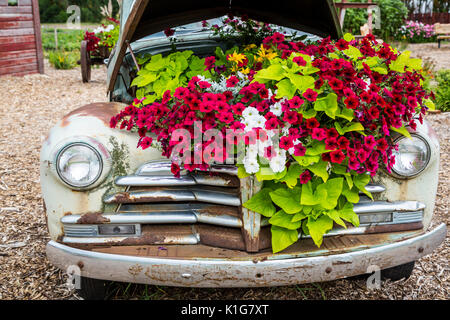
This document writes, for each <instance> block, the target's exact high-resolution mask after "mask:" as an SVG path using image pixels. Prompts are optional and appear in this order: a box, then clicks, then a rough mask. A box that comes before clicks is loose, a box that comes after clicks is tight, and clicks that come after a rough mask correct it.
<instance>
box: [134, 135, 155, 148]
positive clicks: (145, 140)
mask: <svg viewBox="0 0 450 320" xmlns="http://www.w3.org/2000/svg"><path fill="white" fill-rule="evenodd" d="M152 142H153V139H152V138H151V137H144V138H142V139H141V140H140V141H139V144H138V146H140V147H141V148H142V150H145V149H147V148H148V147H150V146H151V145H152Z"/></svg>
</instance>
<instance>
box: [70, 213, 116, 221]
mask: <svg viewBox="0 0 450 320" xmlns="http://www.w3.org/2000/svg"><path fill="white" fill-rule="evenodd" d="M108 222H110V220H109V219H108V218H105V217H104V216H102V213H101V212H91V213H86V214H83V215H82V216H81V218H80V219H78V220H77V223H78V224H102V223H108Z"/></svg>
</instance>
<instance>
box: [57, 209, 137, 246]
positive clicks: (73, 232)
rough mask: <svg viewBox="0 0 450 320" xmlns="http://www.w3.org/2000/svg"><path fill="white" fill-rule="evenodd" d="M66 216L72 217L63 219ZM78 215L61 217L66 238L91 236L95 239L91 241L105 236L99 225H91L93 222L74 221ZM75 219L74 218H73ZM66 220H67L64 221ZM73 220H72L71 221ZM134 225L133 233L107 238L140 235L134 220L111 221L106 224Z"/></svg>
mask: <svg viewBox="0 0 450 320" xmlns="http://www.w3.org/2000/svg"><path fill="white" fill-rule="evenodd" d="M66 217H73V218H70V219H64V218H66ZM80 217H81V216H80V215H71V216H65V217H63V218H62V219H61V222H62V223H63V227H64V236H65V237H67V238H72V237H76V238H78V237H82V238H88V237H93V238H95V239H94V240H95V241H92V242H98V238H99V237H105V235H102V234H100V232H99V229H98V226H99V225H93V224H88V225H86V224H76V221H77V220H78V219H79V218H80ZM75 219H76V220H75ZM66 221H68V222H66ZM73 221H74V222H73ZM116 224H117V225H130V224H131V225H134V230H135V232H134V234H126V235H123V234H120V235H117V236H114V235H108V238H114V239H115V240H116V241H117V239H118V238H119V237H125V238H130V237H138V236H140V235H141V225H140V224H139V223H138V222H136V221H126V220H125V221H124V222H121V221H119V222H113V223H111V224H108V225H116Z"/></svg>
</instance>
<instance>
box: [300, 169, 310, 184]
mask: <svg viewBox="0 0 450 320" xmlns="http://www.w3.org/2000/svg"><path fill="white" fill-rule="evenodd" d="M299 178H300V183H301V184H306V183H308V182H309V181H310V180H311V173H310V172H309V170H305V171H304V172H303V173H302V174H301V175H300V177H299Z"/></svg>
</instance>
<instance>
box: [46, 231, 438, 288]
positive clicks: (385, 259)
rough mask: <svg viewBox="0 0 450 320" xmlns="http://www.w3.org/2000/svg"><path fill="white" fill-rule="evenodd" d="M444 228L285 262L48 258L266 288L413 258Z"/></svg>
mask: <svg viewBox="0 0 450 320" xmlns="http://www.w3.org/2000/svg"><path fill="white" fill-rule="evenodd" d="M446 233H447V229H446V225H445V224H441V225H439V226H438V227H436V228H435V229H434V230H432V231H430V232H427V233H424V234H422V235H419V236H416V237H413V238H410V239H407V240H403V241H399V242H394V243H391V244H387V245H383V246H377V247H373V248H369V249H365V250H359V251H352V252H346V253H342V254H335V255H328V256H315V257H305V258H289V257H288V256H286V255H283V254H279V255H273V256H271V257H270V258H269V259H267V260H264V261H257V260H231V259H196V260H183V259H168V258H158V257H137V256H125V255H117V254H106V253H99V252H93V251H86V250H80V249H75V248H72V247H69V246H66V245H63V244H60V243H57V242H55V241H50V242H49V243H48V244H47V257H48V259H49V260H50V262H51V263H52V264H53V265H55V266H57V267H58V268H60V269H62V270H67V268H68V267H70V266H79V267H80V268H81V275H82V276H85V277H90V278H96V279H103V280H112V281H121V282H134V283H145V284H152V285H165V286H179V287H265V286H282V285H293V284H300V283H311V282H322V281H330V280H334V279H339V278H345V277H349V276H355V275H359V274H364V273H366V272H367V270H368V268H369V266H372V265H375V266H378V267H379V268H380V269H385V268H389V267H394V266H397V265H401V264H404V263H408V262H411V261H414V260H417V259H419V258H421V257H423V256H425V255H427V254H430V253H431V252H432V251H433V250H434V249H436V248H437V247H438V246H439V245H440V244H441V243H442V242H443V241H444V239H445V237H446Z"/></svg>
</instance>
